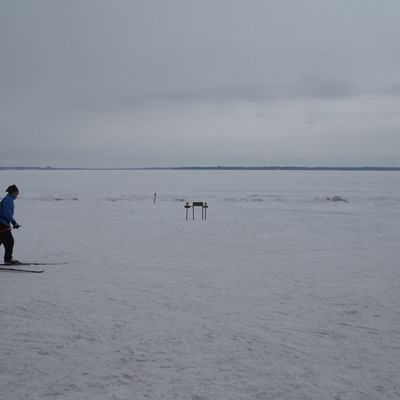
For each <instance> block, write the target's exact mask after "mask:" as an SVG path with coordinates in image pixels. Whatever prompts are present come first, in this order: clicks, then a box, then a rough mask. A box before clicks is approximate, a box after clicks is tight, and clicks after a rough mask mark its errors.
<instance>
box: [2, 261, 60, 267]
mask: <svg viewBox="0 0 400 400" xmlns="http://www.w3.org/2000/svg"><path fill="white" fill-rule="evenodd" d="M66 264H67V263H41V262H29V263H28V262H19V263H18V264H0V267H9V266H11V265H15V266H17V265H24V266H27V265H66Z"/></svg>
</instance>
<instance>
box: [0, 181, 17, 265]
mask: <svg viewBox="0 0 400 400" xmlns="http://www.w3.org/2000/svg"><path fill="white" fill-rule="evenodd" d="M6 192H7V193H8V194H7V196H5V197H4V198H3V200H1V203H0V244H3V245H4V248H5V251H4V264H11V265H12V264H19V261H18V260H13V258H12V254H13V250H14V238H13V235H12V233H11V229H12V228H11V226H12V227H13V228H14V229H18V228H19V225H18V223H17V221H15V219H14V200H15V199H16V198H17V197H18V195H19V190H18V188H17V187H16V186H15V185H12V186H9V187H8V188H7V190H6Z"/></svg>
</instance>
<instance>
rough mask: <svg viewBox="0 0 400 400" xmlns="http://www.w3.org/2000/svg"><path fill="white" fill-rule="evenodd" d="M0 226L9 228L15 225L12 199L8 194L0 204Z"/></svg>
mask: <svg viewBox="0 0 400 400" xmlns="http://www.w3.org/2000/svg"><path fill="white" fill-rule="evenodd" d="M0 224H1V225H6V226H10V224H13V225H15V224H16V222H15V219H14V198H13V197H12V196H11V194H8V195H7V196H6V197H4V199H3V200H2V201H1V203H0Z"/></svg>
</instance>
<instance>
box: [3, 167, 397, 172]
mask: <svg viewBox="0 0 400 400" xmlns="http://www.w3.org/2000/svg"><path fill="white" fill-rule="evenodd" d="M0 170H2V171H5V170H14V171H15V170H18V171H20V170H22V171H25V170H36V171H146V170H156V171H185V170H186V171H400V167H295V166H287V167H277V166H270V167H224V166H216V167H142V168H79V167H78V168H53V167H0Z"/></svg>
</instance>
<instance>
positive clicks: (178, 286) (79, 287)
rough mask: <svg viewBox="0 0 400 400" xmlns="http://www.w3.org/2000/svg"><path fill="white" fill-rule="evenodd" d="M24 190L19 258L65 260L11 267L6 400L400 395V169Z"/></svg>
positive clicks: (41, 185) (63, 174) (2, 314)
mask: <svg viewBox="0 0 400 400" xmlns="http://www.w3.org/2000/svg"><path fill="white" fill-rule="evenodd" d="M14 183H15V184H16V185H17V186H18V187H19V188H20V192H21V196H20V198H19V199H18V200H17V201H16V214H15V218H16V220H17V221H18V222H19V223H20V224H21V225H22V228H21V229H20V230H19V231H14V237H15V239H16V247H15V252H14V256H15V258H17V259H20V260H22V261H44V262H51V261H54V262H66V263H67V265H58V266H45V267H44V269H45V272H44V273H43V274H29V273H12V272H1V274H0V336H1V340H0V388H1V393H2V394H1V398H2V399H3V400H22V399H29V400H43V399H59V400H92V399H93V400H128V399H129V400H131V399H135V400H136V399H154V400H159V399H160V400H161V399H162V400H180V399H185V400H225V399H226V400H228V399H229V400H237V399H241V400H252V399H254V400H256V399H257V400H278V399H281V400H292V399H293V400H306V399H307V400H308V399H310V400H311V399H312V400H321V399H332V400H347V399H348V400H350V399H351V400H358V399H359V400H368V399H371V400H372V399H374V400H375V399H380V400H386V399H393V400H395V399H396V400H397V399H399V398H400V377H399V376H400V375H399V370H400V266H399V260H400V246H399V237H400V173H399V172H326V171H324V172H284V171H1V172H0V187H1V188H4V189H5V188H6V187H7V186H9V185H11V184H14ZM155 192H156V193H157V202H156V204H153V194H154V193H155ZM333 196H340V197H342V198H344V199H346V200H347V202H341V201H340V202H339V201H338V202H335V201H329V200H327V198H328V197H329V198H332V197H333ZM186 201H189V202H192V201H206V202H207V203H208V204H209V209H208V213H207V221H202V220H201V212H200V210H197V213H196V219H195V220H194V221H192V220H188V221H186V220H185V210H184V204H185V203H184V202H186ZM2 252H3V248H1V256H2Z"/></svg>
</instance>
